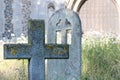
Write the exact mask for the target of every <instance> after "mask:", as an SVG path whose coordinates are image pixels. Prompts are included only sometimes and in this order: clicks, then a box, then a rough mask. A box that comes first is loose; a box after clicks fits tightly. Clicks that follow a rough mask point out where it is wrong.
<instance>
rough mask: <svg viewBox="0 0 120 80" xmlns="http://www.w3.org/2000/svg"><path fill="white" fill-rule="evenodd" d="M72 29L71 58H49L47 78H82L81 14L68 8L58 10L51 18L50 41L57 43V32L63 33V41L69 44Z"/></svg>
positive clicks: (66, 79)
mask: <svg viewBox="0 0 120 80" xmlns="http://www.w3.org/2000/svg"><path fill="white" fill-rule="evenodd" d="M70 30H71V44H70V48H69V59H66V60H59V59H57V60H48V61H47V62H48V64H47V80H80V78H81V62H82V61H81V35H82V29H81V21H80V19H79V16H78V15H77V14H76V13H75V12H73V11H71V10H68V9H61V10H58V11H57V12H56V13H54V14H53V15H52V17H51V18H50V20H49V27H48V31H47V32H48V34H47V36H48V41H47V42H48V43H56V42H57V41H56V40H57V39H56V36H57V35H56V32H59V33H60V34H61V43H62V44H67V43H69V42H67V41H69V40H68V39H67V38H68V35H69V33H68V32H70Z"/></svg>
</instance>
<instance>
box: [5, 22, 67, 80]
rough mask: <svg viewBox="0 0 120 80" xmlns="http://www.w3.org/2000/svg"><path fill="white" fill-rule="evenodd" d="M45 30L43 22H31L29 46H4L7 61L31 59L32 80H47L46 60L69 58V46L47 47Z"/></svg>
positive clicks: (50, 45) (49, 45)
mask: <svg viewBox="0 0 120 80" xmlns="http://www.w3.org/2000/svg"><path fill="white" fill-rule="evenodd" d="M44 28H45V25H44V21H43V20H30V21H29V29H28V44H5V45H4V58H5V59H30V62H29V63H30V64H29V72H30V73H29V75H30V76H29V79H30V80H45V71H44V70H45V68H44V67H45V62H44V59H58V58H59V59H61V58H62V59H65V58H68V52H69V46H68V45H56V44H54V45H53V44H48V45H45V30H44ZM54 67H55V66H54Z"/></svg>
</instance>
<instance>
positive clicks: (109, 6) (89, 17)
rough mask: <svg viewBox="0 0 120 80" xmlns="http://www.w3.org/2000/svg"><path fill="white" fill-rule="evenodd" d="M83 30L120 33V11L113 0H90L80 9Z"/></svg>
mask: <svg viewBox="0 0 120 80" xmlns="http://www.w3.org/2000/svg"><path fill="white" fill-rule="evenodd" d="M79 15H80V17H81V21H82V26H83V31H84V32H87V31H98V32H100V33H103V34H105V33H113V34H119V12H118V8H117V7H116V5H115V4H114V3H113V0H88V1H86V2H85V3H84V4H83V6H82V7H81V9H80V11H79Z"/></svg>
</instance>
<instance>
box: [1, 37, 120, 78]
mask: <svg viewBox="0 0 120 80" xmlns="http://www.w3.org/2000/svg"><path fill="white" fill-rule="evenodd" d="M2 50H3V49H2V47H1V46H0V51H2ZM0 53H3V52H0ZM0 56H1V55H0ZM1 57H3V56H1ZM1 57H0V80H28V74H27V73H28V67H27V63H28V62H27V60H3V59H2V58H1ZM82 80H120V41H119V40H116V39H115V38H98V39H96V38H83V40H82Z"/></svg>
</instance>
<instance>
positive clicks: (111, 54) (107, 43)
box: [82, 38, 120, 80]
mask: <svg viewBox="0 0 120 80" xmlns="http://www.w3.org/2000/svg"><path fill="white" fill-rule="evenodd" d="M82 63H83V64H82V65H83V68H82V80H120V41H119V40H116V39H115V38H99V39H96V38H86V39H83V45H82Z"/></svg>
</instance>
